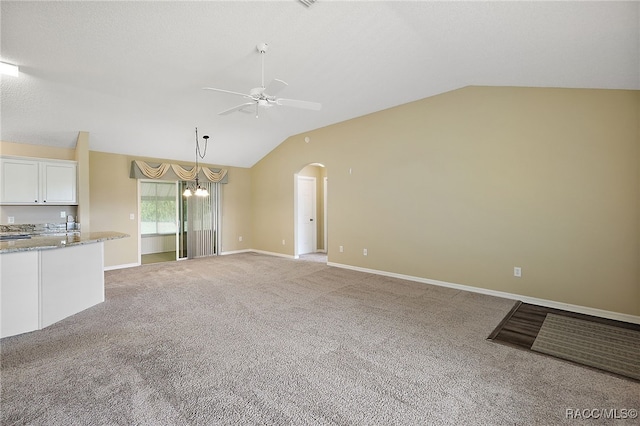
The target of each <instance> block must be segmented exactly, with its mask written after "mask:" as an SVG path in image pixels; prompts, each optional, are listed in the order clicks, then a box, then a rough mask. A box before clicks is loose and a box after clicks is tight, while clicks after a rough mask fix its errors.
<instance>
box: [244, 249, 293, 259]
mask: <svg viewBox="0 0 640 426" xmlns="http://www.w3.org/2000/svg"><path fill="white" fill-rule="evenodd" d="M248 251H252V252H254V253H260V254H266V255H267V256H278V257H286V258H287V259H295V257H294V256H293V255H291V254H283V253H276V252H272V251H264V250H255V249H251V250H248Z"/></svg>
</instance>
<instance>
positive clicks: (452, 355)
mask: <svg viewBox="0 0 640 426" xmlns="http://www.w3.org/2000/svg"><path fill="white" fill-rule="evenodd" d="M106 286H107V290H106V301H105V302H104V303H102V304H100V305H98V306H96V307H93V308H91V309H88V310H86V311H84V312H81V313H79V314H77V315H74V316H73V317H70V318H67V319H65V320H63V321H61V322H59V323H56V324H54V325H52V326H50V327H47V328H46V329H44V330H41V331H36V332H33V333H28V334H24V335H20V336H14V337H9V338H5V339H2V341H1V342H0V344H1V355H2V358H1V364H0V379H1V385H2V391H1V398H0V402H1V411H2V413H1V418H0V422H1V424H3V425H13V424H30V425H107V424H117V425H129V424H139V425H216V424H223V425H227V424H242V425H245V424H275V425H290V424H291V425H305V424H337V425H371V424H384V425H389V424H390V425H440V424H442V425H461V424H464V425H488V424H491V425H514V424H519V425H522V424H526V425H557V424H562V423H567V424H569V423H570V424H576V422H575V421H573V420H569V419H566V410H567V409H592V408H611V409H634V408H635V409H637V408H638V395H639V393H640V384H638V383H637V382H634V381H631V380H625V379H621V378H618V377H616V376H612V375H610V374H605V373H600V372H598V371H595V370H591V369H586V368H583V367H580V366H574V365H573V364H568V363H567V362H565V361H562V360H558V359H555V358H552V357H546V356H540V355H539V354H537V353H535V352H528V351H522V350H518V349H514V348H511V347H508V346H505V345H500V344H496V343H493V342H491V341H488V340H486V336H487V335H489V333H490V332H491V330H493V328H494V327H495V324H497V323H498V322H500V320H501V319H502V318H503V317H504V316H505V314H506V313H507V312H509V310H510V309H511V307H512V306H513V303H514V302H513V301H512V300H506V299H500V298H496V297H491V296H485V295H480V294H475V293H468V292H464V291H458V290H453V289H448V288H442V287H435V286H429V285H425V284H420V283H414V282H408V281H403V280H399V279H393V278H388V277H382V276H376V275H371V274H366V273H361V272H356V271H350V270H345V269H338V268H334V267H329V266H327V265H325V264H321V263H317V262H301V261H296V260H290V259H285V258H279V257H270V256H265V255H259V254H252V253H245V254H238V255H230V256H221V257H214V258H203V259H193V260H186V261H180V262H170V263H159V264H151V265H144V266H140V267H136V268H130V269H123V270H116V271H109V272H106ZM589 424H593V422H591V423H589Z"/></svg>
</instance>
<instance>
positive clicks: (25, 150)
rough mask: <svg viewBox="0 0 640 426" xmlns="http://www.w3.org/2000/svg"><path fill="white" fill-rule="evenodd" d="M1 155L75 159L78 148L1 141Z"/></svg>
mask: <svg viewBox="0 0 640 426" xmlns="http://www.w3.org/2000/svg"><path fill="white" fill-rule="evenodd" d="M0 155H15V156H18V157H37V158H50V159H55V160H75V159H76V150H75V149H73V148H56V147H53V146H44V145H31V144H26V143H15V142H2V141H0Z"/></svg>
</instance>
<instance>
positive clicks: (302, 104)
mask: <svg viewBox="0 0 640 426" xmlns="http://www.w3.org/2000/svg"><path fill="white" fill-rule="evenodd" d="M256 48H257V49H258V52H260V56H262V84H261V86H260V87H254V88H253V89H251V90H250V91H249V93H248V94H247V93H240V92H233V91H231V90H224V89H216V88H215V87H203V89H205V90H214V91H216V92H222V93H231V94H232V95H239V96H242V97H244V98H246V99H249V100H248V101H247V102H245V103H243V104H240V105H237V106H234V107H233V108H229V109H227V110H224V111H222V112H220V113H218V115H227V114H231V113H232V112H235V111H243V112H247V111H248V109H249V108H250V107H253V106H254V105H255V111H256V118H258V111H259V110H260V107H265V108H268V107H272V106H274V105H281V106H288V107H294V108H303V109H311V110H315V111H318V110H320V108H322V105H321V104H319V103H317V102H309V101H298V100H295V99H284V98H277V97H276V96H274V95H275V94H276V93H278V92H279V91H280V90H282V89H284V88H285V87H287V86H288V84H287V83H285V82H284V81H282V80H278V79H274V80H273V81H272V82H271V83H269V86H267V87H265V86H264V54H265V53H266V52H267V44H266V43H260V44H258V45H257V46H256Z"/></svg>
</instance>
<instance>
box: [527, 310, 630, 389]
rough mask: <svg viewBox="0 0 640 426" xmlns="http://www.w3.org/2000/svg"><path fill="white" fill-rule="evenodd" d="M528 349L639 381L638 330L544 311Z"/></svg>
mask: <svg viewBox="0 0 640 426" xmlns="http://www.w3.org/2000/svg"><path fill="white" fill-rule="evenodd" d="M531 349H532V350H534V351H538V352H542V353H545V354H548V355H553V356H557V357H559V358H563V359H567V360H569V361H574V362H578V363H581V364H584V365H588V366H590V367H595V368H600V369H602V370H605V371H610V372H612V373H617V374H621V375H623V376H627V377H632V378H634V379H637V380H640V332H638V331H635V330H626V329H624V328H619V327H613V326H610V325H606V324H598V323H595V322H592V321H585V320H581V319H578V318H570V317H566V316H561V315H555V314H551V313H549V314H547V316H546V318H545V320H544V322H543V323H542V327H541V328H540V331H539V332H538V336H537V337H536V340H535V341H534V342H533V345H532V346H531Z"/></svg>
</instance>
